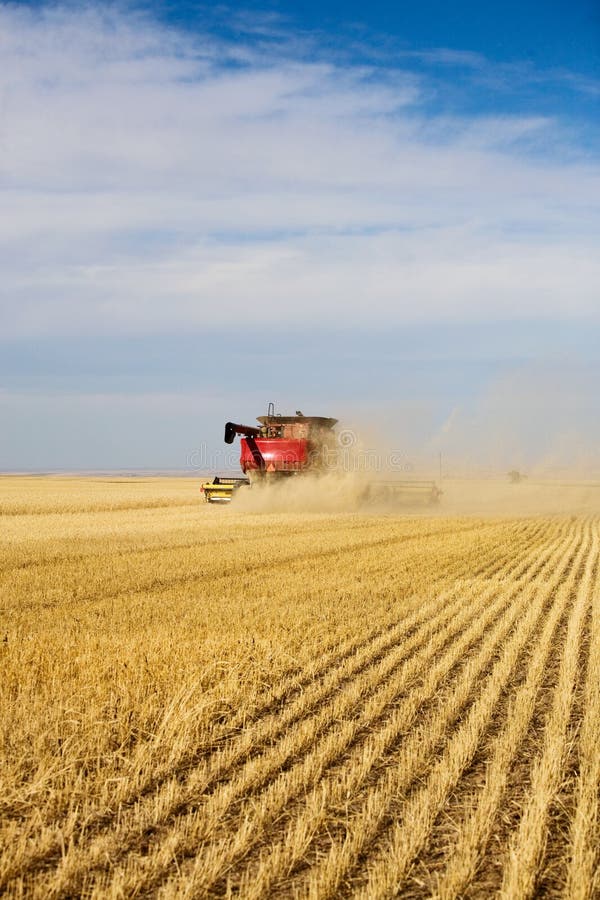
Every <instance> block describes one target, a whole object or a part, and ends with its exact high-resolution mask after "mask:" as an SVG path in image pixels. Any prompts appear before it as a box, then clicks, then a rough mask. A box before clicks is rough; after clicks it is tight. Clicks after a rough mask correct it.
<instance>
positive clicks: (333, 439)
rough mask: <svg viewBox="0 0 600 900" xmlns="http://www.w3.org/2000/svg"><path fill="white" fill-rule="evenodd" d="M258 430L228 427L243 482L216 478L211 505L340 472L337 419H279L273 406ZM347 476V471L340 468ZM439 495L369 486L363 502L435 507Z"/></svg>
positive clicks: (421, 487) (430, 484)
mask: <svg viewBox="0 0 600 900" xmlns="http://www.w3.org/2000/svg"><path fill="white" fill-rule="evenodd" d="M257 421H258V422H259V426H258V427H257V426H254V425H236V423H235V422H227V424H226V425H225V443H226V444H232V443H233V442H234V440H235V437H236V435H240V436H241V439H240V450H241V453H240V466H241V469H242V472H243V473H244V476H243V477H239V478H237V477H228V476H221V475H217V476H216V477H215V478H214V479H213V480H212V481H207V482H205V483H204V484H202V485H201V486H200V491H201V492H202V493H203V494H204V499H205V500H206V501H207V502H208V503H226V502H229V501H230V500H231V499H232V497H233V496H234V494H235V493H236V491H238V490H239V489H240V488H245V487H251V486H252V485H253V484H258V483H262V484H268V483H274V482H276V481H280V480H281V479H283V478H290V477H297V476H302V477H307V476H312V477H318V476H320V475H323V474H325V473H330V472H333V471H340V465H339V456H340V446H339V444H338V440H337V435H336V433H335V432H334V430H333V429H334V426H335V425H336V424H337V421H338V420H337V419H329V418H326V417H324V416H305V415H303V414H302V413H301V412H300V411H299V410H298V411H296V415H295V416H282V415H276V414H275V408H274V405H273V403H269V407H268V412H267V415H266V416H258V418H257ZM341 470H342V471H343V467H341ZM441 493H442V492H441V490H440V489H439V487H438V485H437V484H436V483H435V481H417V480H412V479H406V480H402V481H380V480H373V481H369V482H366V483H365V484H364V487H363V488H362V489H361V490H360V491H359V498H358V499H359V500H367V501H377V500H389V499H394V498H399V499H400V498H401V499H403V500H405V501H406V500H408V501H410V500H413V499H421V500H423V499H424V500H425V501H427V502H429V503H437V502H438V500H439V498H440V495H441Z"/></svg>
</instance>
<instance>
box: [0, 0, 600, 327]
mask: <svg viewBox="0 0 600 900" xmlns="http://www.w3.org/2000/svg"><path fill="white" fill-rule="evenodd" d="M267 24H268V23H267ZM262 27H264V26H261V28H262ZM0 28H1V34H2V38H0V72H1V73H2V74H1V75H0V203H1V204H2V212H3V214H2V216H1V217H0V263H1V264H2V270H3V283H2V287H1V288H0V328H1V329H2V333H3V334H4V336H9V335H11V334H36V333H42V334H43V333H68V332H74V333H80V332H81V333H86V332H94V333H95V332H98V331H100V332H104V333H108V334H111V333H127V332H139V331H160V330H162V329H166V328H168V329H169V330H170V331H174V330H187V329H188V328H201V327H203V326H206V325H207V324H210V325H223V324H224V323H231V322H232V321H236V322H238V323H239V324H240V325H243V324H244V322H249V321H252V322H256V321H257V320H259V321H260V320H261V319H262V318H264V319H265V321H271V322H277V323H279V324H281V323H286V322H290V323H291V322H297V321H302V320H304V321H305V320H306V319H307V318H310V319H313V320H314V321H318V322H323V323H331V322H335V321H337V320H339V319H340V318H342V319H344V321H345V322H346V323H353V322H354V323H365V322H369V321H372V320H373V319H374V318H376V319H377V320H378V321H379V322H381V321H382V320H383V321H389V322H390V323H394V322H404V321H410V320H414V319H428V318H466V319H468V318H478V319H482V318H499V317H519V316H551V317H557V316H558V317H560V316H589V315H596V314H597V313H598V311H600V310H599V304H598V285H599V284H600V263H598V262H597V259H596V257H597V253H596V246H597V232H598V224H599V219H600V216H599V210H598V200H599V190H598V186H599V182H600V178H599V175H600V170H599V167H598V166H597V164H596V163H595V162H594V161H593V160H592V161H588V162H586V161H579V162H577V161H571V162H569V163H567V162H565V161H561V160H559V159H556V158H553V157H551V156H547V157H546V158H541V157H540V156H539V155H538V156H536V157H534V156H532V155H531V154H529V155H528V154H527V153H525V152H524V151H523V150H522V149H520V148H521V147H522V145H523V142H525V143H527V141H528V140H534V141H535V142H537V143H538V145H539V143H540V142H541V143H545V144H547V146H549V147H551V146H552V145H553V143H554V142H555V141H558V140H560V141H562V140H563V139H564V134H563V131H562V129H561V126H560V123H558V122H556V121H553V120H549V119H546V118H543V117H524V116H495V117H489V116H487V117H484V116H480V117H473V118H471V119H465V118H462V119H458V118H452V117H449V116H447V115H446V116H443V117H442V116H434V115H433V114H432V113H430V112H429V111H428V105H427V101H428V98H429V97H430V96H431V91H432V85H431V83H425V82H424V81H423V80H422V77H421V78H419V77H417V76H416V75H415V74H414V73H413V72H411V71H408V70H407V71H399V70H398V69H395V68H388V69H385V68H381V67H379V68H378V69H370V68H368V67H365V66H351V65H349V64H348V63H347V62H345V63H342V62H341V61H340V60H337V61H336V60H331V61H329V62H328V61H324V59H323V54H321V55H320V58H319V59H318V60H316V59H315V58H306V57H305V56H304V57H303V56H302V55H299V54H298V53H294V52H292V50H291V49H290V50H289V52H288V53H287V55H286V53H285V52H284V51H285V45H280V46H279V47H277V48H276V49H275V50H274V51H273V53H272V54H271V55H269V53H268V51H267V50H266V49H265V48H264V46H261V48H260V50H259V49H258V48H257V47H255V46H253V45H252V44H251V43H248V44H246V45H245V46H241V45H239V44H238V45H233V44H227V43H225V42H223V41H217V40H216V39H214V38H208V37H206V36H205V37H202V36H191V35H186V34H183V33H180V32H177V31H174V30H169V29H167V28H166V27H164V26H160V25H158V24H156V23H154V22H152V21H151V20H150V19H149V18H148V17H144V16H142V15H140V14H139V13H132V12H123V11H121V12H119V11H117V10H116V9H115V8H112V9H108V8H105V9H103V8H101V7H99V8H93V7H86V8H85V9H83V10H77V9H76V8H73V7H71V8H68V9H67V8H65V9H60V8H58V9H56V8H54V9H49V8H48V9H42V10H41V11H39V10H38V11H33V10H30V9H29V10H27V9H24V8H18V7H10V6H4V7H0ZM259 30H260V29H259ZM292 45H293V40H292V41H290V48H291V47H292ZM459 57H460V59H459ZM462 57H465V58H464V59H462ZM461 60H462V63H463V64H464V65H465V66H466V67H467V68H469V67H471V68H473V69H477V68H478V67H479V66H480V63H481V60H480V58H479V57H473V55H472V54H460V53H459V54H458V55H457V53H456V52H454V51H447V50H440V51H438V52H437V61H441V62H447V63H449V64H454V63H457V62H460V61H461ZM242 61H243V64H242Z"/></svg>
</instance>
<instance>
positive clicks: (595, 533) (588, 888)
mask: <svg viewBox="0 0 600 900" xmlns="http://www.w3.org/2000/svg"><path fill="white" fill-rule="evenodd" d="M459 487H460V486H458V487H457V485H456V484H455V485H454V486H453V487H452V490H451V491H450V493H449V497H448V500H447V503H446V506H444V502H442V504H441V505H440V507H439V509H437V510H436V511H435V514H433V511H431V510H429V509H428V508H414V509H406V508H398V509H396V508H394V505H393V503H392V504H389V505H388V506H386V507H385V508H383V509H377V510H375V509H373V510H370V509H368V508H354V507H352V505H347V506H345V505H344V503H340V504H339V505H338V506H337V508H335V509H334V508H325V509H323V510H319V508H318V504H316V505H315V504H314V503H312V504H309V505H308V507H307V508H303V507H302V503H301V502H300V501H298V502H297V503H295V506H294V509H293V510H291V511H286V510H285V509H283V510H282V509H281V503H280V502H278V503H275V504H274V506H273V507H271V508H270V507H269V503H268V501H266V500H265V499H264V497H261V499H260V503H255V506H254V507H253V505H252V503H251V502H248V500H246V501H245V502H242V503H240V504H239V505H237V506H236V504H235V503H234V504H231V506H229V507H226V508H222V507H221V508H219V507H216V506H212V505H208V504H204V503H201V502H200V496H199V493H198V484H197V483H196V482H195V481H193V480H191V479H176V478H169V479H167V478H145V479H142V478H125V477H124V478H121V479H117V478H85V479H83V478H57V477H45V478H34V477H3V478H0V552H1V574H0V894H4V895H5V896H8V897H36V898H73V897H96V898H99V897H111V898H121V897H155V896H156V897H162V898H179V897H231V896H241V897H244V898H263V897H282V898H295V897H298V898H313V900H316V898H344V897H356V898H365V900H366V898H384V897H394V896H401V897H438V898H487V897H490V896H501V897H503V898H527V897H534V896H535V897H537V896H544V897H569V898H579V900H585V898H589V900H592V898H594V897H598V896H600V869H599V863H600V858H599V852H598V848H599V847H600V816H599V793H600V753H599V752H598V746H599V742H600V585H599V577H600V576H599V569H598V565H599V551H600V517H599V516H598V515H597V513H596V512H595V511H594V509H593V508H592V507H591V506H589V503H588V499H589V492H590V491H592V493H594V492H595V493H594V496H597V495H598V492H597V488H596V486H586V487H585V489H584V490H583V489H582V490H583V493H582V490H580V491H579V493H577V504H575V505H573V506H572V507H569V502H568V500H565V499H564V498H565V497H568V496H570V497H573V496H574V493H573V491H572V490H571V491H570V493H569V489H566V488H565V491H564V492H563V494H560V493H559V494H556V493H555V494H554V495H553V496H554V501H553V502H549V501H548V500H547V499H546V501H545V505H544V506H543V507H542V508H537V509H536V505H535V502H534V496H533V495H534V487H535V490H536V491H537V487H538V486H529V487H528V488H526V491H528V492H529V493H528V494H527V495H526V496H527V497H528V500H527V502H526V503H523V504H521V505H519V503H518V502H515V503H514V505H513V506H514V508H511V502H510V500H511V497H513V496H515V497H516V496H518V495H516V494H514V493H513V494H510V493H509V492H508V488H505V487H503V488H502V490H501V494H502V498H504V499H503V501H502V503H501V504H499V503H496V506H495V507H494V501H493V498H492V499H490V500H489V502H487V503H486V502H485V496H486V495H485V490H484V488H477V487H472V490H471V493H470V494H469V497H470V500H469V504H470V505H469V504H465V505H463V506H462V507H461V505H460V491H459V489H458V488H459ZM452 491H453V492H454V493H452ZM542 493H543V492H542ZM522 496H525V495H522ZM546 496H547V495H546ZM561 496H562V497H563V500H561V499H560V497H561ZM506 498H508V500H507V499H506ZM557 498H558V499H557ZM496 499H497V498H496ZM563 501H564V502H563Z"/></svg>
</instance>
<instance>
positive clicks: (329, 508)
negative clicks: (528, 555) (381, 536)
mask: <svg viewBox="0 0 600 900" xmlns="http://www.w3.org/2000/svg"><path fill="white" fill-rule="evenodd" d="M435 483H436V485H437V486H438V487H440V488H441V491H442V493H441V496H440V497H439V499H438V501H437V502H431V495H430V491H429V489H428V487H427V486H423V487H421V486H420V485H418V486H417V487H416V488H415V480H411V479H403V480H400V479H397V480H390V481H389V482H388V481H382V480H380V479H369V478H368V477H366V476H365V475H364V473H329V474H326V475H318V476H310V475H304V476H298V477H292V478H285V479H282V480H280V481H278V482H273V483H270V484H255V485H253V486H252V487H251V488H242V489H241V490H240V491H239V492H238V493H237V495H236V496H235V498H234V500H233V502H232V504H231V509H232V510H233V511H235V512H251V513H330V514H332V513H361V514H363V515H364V514H373V515H378V514H379V515H411V516H415V515H417V516H478V517H503V518H504V517H508V518H512V517H515V516H516V517H522V516H536V515H583V514H593V513H596V514H600V481H598V482H578V481H575V480H573V481H561V482H557V481H551V480H546V481H543V480H535V481H534V480H524V481H522V482H520V483H517V484H512V483H510V482H509V480H508V478H505V479H500V478H449V479H444V480H443V481H442V482H441V483H440V482H439V481H437V482H435Z"/></svg>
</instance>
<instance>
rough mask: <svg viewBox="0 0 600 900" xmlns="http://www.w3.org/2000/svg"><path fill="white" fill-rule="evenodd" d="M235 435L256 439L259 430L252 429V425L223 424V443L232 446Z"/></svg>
mask: <svg viewBox="0 0 600 900" xmlns="http://www.w3.org/2000/svg"><path fill="white" fill-rule="evenodd" d="M236 434H243V435H245V436H246V437H258V436H259V434H260V429H259V428H254V427H253V426H252V425H236V424H235V422H227V423H226V424H225V443H226V444H233V442H234V440H235V436H236Z"/></svg>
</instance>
